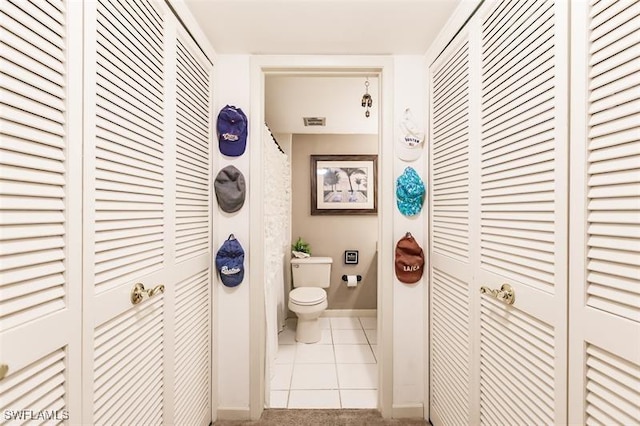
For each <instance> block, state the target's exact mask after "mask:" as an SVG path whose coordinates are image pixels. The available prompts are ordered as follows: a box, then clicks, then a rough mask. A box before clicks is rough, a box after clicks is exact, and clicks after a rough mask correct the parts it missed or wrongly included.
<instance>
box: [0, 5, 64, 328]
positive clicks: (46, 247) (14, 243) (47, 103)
mask: <svg viewBox="0 0 640 426" xmlns="http://www.w3.org/2000/svg"><path fill="white" fill-rule="evenodd" d="M33 8H34V6H33V5H32V4H30V3H28V2H24V3H17V4H13V3H10V2H4V3H2V7H1V10H2V12H3V13H4V14H6V16H5V19H3V24H4V23H6V25H7V27H6V28H8V29H11V30H12V31H13V32H14V34H17V35H11V37H12V40H15V41H16V42H15V43H12V46H13V47H14V49H18V50H19V52H20V53H17V52H16V53H15V54H14V52H15V51H13V49H10V50H8V51H7V54H8V57H9V58H11V59H12V60H13V59H14V56H19V57H20V58H24V59H23V60H20V61H18V63H17V64H16V63H13V62H9V61H6V60H3V62H2V64H3V65H2V70H3V71H5V72H10V73H11V74H12V75H13V76H12V77H11V78H10V79H5V80H3V83H2V86H3V87H4V89H2V90H0V91H1V93H0V95H1V96H2V102H3V103H4V104H5V105H4V106H3V108H2V127H1V130H0V132H2V133H5V132H7V133H8V134H3V135H2V142H1V143H0V163H2V164H3V172H2V174H1V175H0V205H1V206H2V207H1V211H0V221H1V223H2V225H3V229H4V228H6V229H7V232H6V233H5V232H4V231H3V232H2V233H0V235H1V237H0V240H1V241H2V243H3V244H6V246H5V247H13V249H12V250H11V251H10V252H6V251H5V253H4V254H3V255H2V256H1V257H0V271H1V272H2V275H3V276H4V279H3V280H2V285H3V288H2V289H1V290H0V291H2V292H3V293H4V291H5V288H6V289H9V288H11V290H10V291H11V294H15V295H16V296H17V295H18V294H20V295H21V297H17V298H10V299H5V298H3V300H2V309H0V312H2V314H1V315H0V325H1V326H2V327H0V328H2V329H8V328H9V326H16V325H18V324H20V323H22V321H28V320H30V319H31V320H33V319H36V318H38V317H39V316H41V315H43V314H46V313H51V312H55V311H57V310H59V309H64V307H65V303H64V294H65V292H64V290H63V288H64V287H63V285H64V282H65V280H64V278H63V277H62V275H57V274H61V273H62V271H64V266H63V265H64V262H65V256H64V250H63V248H64V238H63V236H64V232H65V231H64V229H65V228H64V210H65V203H64V199H65V194H66V192H65V189H64V188H65V187H64V182H65V179H64V174H65V170H66V169H65V164H64V162H65V155H64V147H65V139H64V137H65V131H64V126H65V110H66V103H65V95H64V94H65V86H64V53H63V47H64V43H62V42H59V43H56V44H52V43H51V42H50V41H47V40H46V39H45V35H47V34H49V35H50V36H51V41H54V42H55V37H54V35H55V36H57V37H58V38H60V40H61V35H64V31H65V30H64V23H61V22H57V21H56V20H53V19H51V18H49V17H47V16H46V15H43V14H42V12H41V11H40V15H36V16H35V17H34V16H30V15H29V14H28V13H27V12H25V10H26V11H32V12H34V13H36V12H37V11H35V10H33ZM23 9H24V10H23ZM36 17H37V18H39V19H36ZM39 34H42V36H40V35H39ZM21 37H24V39H23V38H21ZM5 40H7V39H5ZM60 45H62V47H61V46H60ZM21 47H24V48H25V49H21ZM42 60H44V62H45V63H46V65H51V66H52V68H53V69H52V68H48V67H46V66H45V65H43V64H42V63H41V62H40V61H42ZM23 64H24V65H28V66H29V67H30V68H28V69H24V68H22V65H23ZM52 73H53V74H55V75H56V77H57V78H55V79H54V81H55V82H47V84H45V85H44V87H43V86H42V85H40V84H39V83H40V82H42V79H41V78H40V77H39V76H40V75H44V76H46V77H48V76H50V75H51V74H52ZM25 80H26V81H25ZM10 82H13V83H14V84H9V83H10ZM50 92H53V94H52V93H50ZM9 106H10V107H9ZM44 117H46V118H44ZM42 130H45V131H47V133H44V132H42ZM50 132H53V134H52V133H50ZM5 166H7V167H6V168H5ZM13 171H15V173H13ZM24 175H27V176H31V177H32V181H35V182H34V183H31V184H30V183H26V182H25V181H24V180H23V178H22V176H24ZM35 211H40V212H41V213H42V214H37V213H36V214H33V213H31V212H35ZM19 216H21V218H20V219H19V220H14V219H17V218H18V217H19ZM31 223H33V224H36V223H38V224H40V225H45V226H47V225H48V226H49V227H50V229H56V230H57V232H59V234H57V235H56V236H55V237H57V238H53V239H52V238H48V237H46V236H40V235H33V233H30V234H29V233H26V234H24V233H23V232H24V231H26V230H27V229H29V227H31V226H33V225H31ZM17 238H19V239H17ZM5 250H6V249H5ZM36 265H37V266H36ZM39 280H46V281H50V282H56V283H57V285H56V286H55V287H53V288H52V289H50V291H49V293H46V292H45V293H42V292H41V291H37V290H36V291H30V290H29V286H30V285H31V283H32V282H38V281H39ZM9 284H11V287H4V286H5V285H9ZM16 289H19V290H17V291H16ZM43 291H44V290H43ZM12 306H13V307H12ZM47 306H48V307H47ZM18 311H21V312H18Z"/></svg>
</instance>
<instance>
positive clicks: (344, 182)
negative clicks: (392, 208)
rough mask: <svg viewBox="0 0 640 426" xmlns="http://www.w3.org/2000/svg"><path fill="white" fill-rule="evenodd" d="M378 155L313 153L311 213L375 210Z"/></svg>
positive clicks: (352, 212)
mask: <svg viewBox="0 0 640 426" xmlns="http://www.w3.org/2000/svg"><path fill="white" fill-rule="evenodd" d="M377 164H378V156H377V155H312V156H311V214H312V215H323V214H324V215H328V214H332V215H333V214H375V213H377V211H378V204H377V199H376V198H377V197H376V196H377V194H376V192H377V191H376V188H377V186H378V185H377Z"/></svg>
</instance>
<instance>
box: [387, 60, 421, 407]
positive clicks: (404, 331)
mask: <svg viewBox="0 0 640 426" xmlns="http://www.w3.org/2000/svg"><path fill="white" fill-rule="evenodd" d="M394 76H395V84H394V143H395V141H396V140H397V139H398V138H399V137H400V135H401V133H400V129H399V126H398V124H399V122H400V120H401V119H402V116H403V114H404V111H405V109H406V108H411V112H412V114H413V116H414V118H415V120H416V121H417V122H418V123H419V124H420V126H421V127H422V129H425V123H426V122H427V120H426V117H427V110H426V104H427V102H426V101H427V99H428V98H427V86H426V64H425V62H424V57H422V56H417V55H411V56H395V57H394ZM425 130H426V129H425ZM426 164H427V150H426V149H423V154H422V156H421V158H419V159H417V160H416V161H412V162H405V161H402V160H400V159H398V158H397V157H396V158H395V160H394V179H396V178H397V177H398V176H400V175H401V174H402V172H403V171H404V169H405V167H407V166H411V167H413V168H414V169H415V170H416V171H417V172H418V174H419V175H420V177H421V178H422V181H423V182H424V183H425V186H426V183H427V180H428V179H427V178H428V173H427V167H426ZM394 190H395V182H394ZM428 190H429V189H428V188H427V191H428ZM426 199H428V197H425V200H426ZM394 202H395V198H394ZM427 212H428V208H427V204H426V202H425V205H424V206H423V208H422V211H421V212H420V214H418V215H416V216H412V217H406V216H404V215H402V214H401V213H400V211H399V210H398V209H397V207H396V208H394V217H393V235H394V241H395V242H397V241H398V240H399V239H400V238H402V237H403V236H404V235H405V233H407V232H411V234H412V235H413V236H414V238H415V239H416V241H417V242H418V244H420V246H421V247H422V248H423V250H424V252H425V261H426V262H428V259H426V255H427V251H428V250H427V249H428V246H429V245H428V241H429V240H428V233H427V232H428V226H427V223H428V222H427ZM425 266H426V264H425ZM425 269H426V268H425ZM393 287H394V290H393V412H394V416H395V415H398V416H404V415H410V414H411V413H413V415H416V416H422V415H423V413H422V404H423V400H424V374H425V371H424V367H425V359H426V358H427V357H426V356H425V354H424V347H425V345H424V341H425V339H426V338H427V336H426V332H427V330H425V326H424V325H425V321H424V318H425V315H427V310H428V304H427V297H426V295H427V287H428V274H425V275H423V278H422V280H421V281H419V282H417V283H415V284H404V283H401V282H400V281H398V279H397V278H395V277H394V283H393ZM426 411H427V407H425V413H426Z"/></svg>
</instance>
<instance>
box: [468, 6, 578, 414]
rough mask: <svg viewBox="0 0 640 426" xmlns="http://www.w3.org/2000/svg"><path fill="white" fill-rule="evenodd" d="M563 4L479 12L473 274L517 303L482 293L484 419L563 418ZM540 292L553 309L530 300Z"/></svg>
mask: <svg viewBox="0 0 640 426" xmlns="http://www.w3.org/2000/svg"><path fill="white" fill-rule="evenodd" d="M564 8H565V5H562V4H558V3H555V2H554V1H533V0H532V1H511V2H492V3H488V4H487V5H486V6H485V10H483V12H482V13H481V15H480V16H481V18H479V19H480V20H481V22H480V27H481V42H480V44H481V52H482V53H481V57H480V71H481V83H480V85H481V87H480V96H481V100H480V111H479V115H480V136H481V140H480V153H479V154H480V170H479V178H480V183H479V197H480V206H479V208H478V210H477V214H479V215H480V218H479V219H480V220H479V222H480V223H479V225H480V227H479V238H480V241H479V247H478V250H479V266H480V271H478V272H477V281H476V282H477V283H478V285H479V286H487V287H489V288H498V289H499V288H500V286H501V285H502V284H503V283H509V284H511V285H512V286H513V287H514V289H515V293H516V299H515V304H514V305H513V306H508V305H505V304H503V303H500V302H498V301H495V300H494V299H491V298H489V297H487V296H486V295H485V296H482V298H481V301H480V310H479V323H480V338H479V356H480V377H479V382H480V383H479V384H480V422H481V423H486V424H509V423H511V422H513V423H516V424H549V423H563V422H564V419H563V413H564V409H565V408H564V406H563V402H562V398H563V397H564V396H563V395H564V393H563V391H562V389H563V387H564V386H565V384H566V382H565V380H564V379H563V375H562V373H561V367H560V365H561V364H562V357H563V352H562V345H563V343H562V342H563V341H562V339H563V336H565V330H566V324H564V323H563V321H564V318H565V317H564V316H562V315H561V314H558V315H556V313H557V312H558V311H559V310H561V309H562V306H563V304H562V302H563V300H564V299H563V296H562V289H563V288H564V286H565V285H566V282H565V281H564V280H563V275H562V273H560V269H559V267H558V265H559V264H563V262H564V261H565V258H564V257H563V256H565V252H564V251H563V250H562V246H561V245H559V242H560V241H561V240H559V238H561V236H562V232H563V222H562V221H563V220H566V217H565V216H563V214H562V208H563V205H562V203H559V200H560V199H561V197H565V196H567V194H566V193H563V192H562V191H563V186H562V185H563V184H562V182H563V181H564V176H563V174H562V173H563V167H564V164H563V163H562V160H561V159H562V158H563V155H564V152H565V150H566V137H565V136H564V135H562V134H561V133H560V132H559V131H558V129H559V128H560V127H561V126H562V125H563V124H562V123H564V121H563V120H564V119H565V118H564V117H563V116H562V112H563V111H565V109H564V108H565V106H564V105H566V101H567V99H566V97H565V94H564V93H563V92H562V91H561V88H560V87H559V86H561V84H560V83H559V82H562V81H564V80H563V79H564V75H563V65H562V64H563V62H561V61H562V60H563V59H562V58H559V57H558V52H564V51H563V46H566V41H567V39H566V37H565V36H564V35H563V34H561V32H559V28H561V27H562V26H564V25H565V22H564V21H563V20H562V19H561V17H562V16H563V15H564V13H566V12H564V11H563V9H564ZM565 226H566V223H565ZM558 286H560V287H559V288H558ZM556 292H559V296H555V293H556ZM540 297H543V298H545V300H546V302H545V304H547V305H548V304H549V303H551V301H553V302H552V303H553V306H554V308H551V309H540V308H541V306H542V305H539V304H532V303H531V301H530V300H527V299H528V298H540ZM554 310H555V311H554ZM505 406H508V407H509V410H503V409H496V407H505ZM505 411H508V412H505Z"/></svg>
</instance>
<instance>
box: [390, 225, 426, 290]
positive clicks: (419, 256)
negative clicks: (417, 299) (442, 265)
mask: <svg viewBox="0 0 640 426" xmlns="http://www.w3.org/2000/svg"><path fill="white" fill-rule="evenodd" d="M423 270H424V252H423V251H422V247H420V246H419V245H418V243H417V242H416V240H415V239H414V238H413V236H412V235H411V233H410V232H407V234H406V235H405V236H404V237H402V238H400V240H398V243H397V244H396V277H398V280H400V281H402V282H403V283H406V284H413V283H416V282H418V281H420V278H422V272H423Z"/></svg>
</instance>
